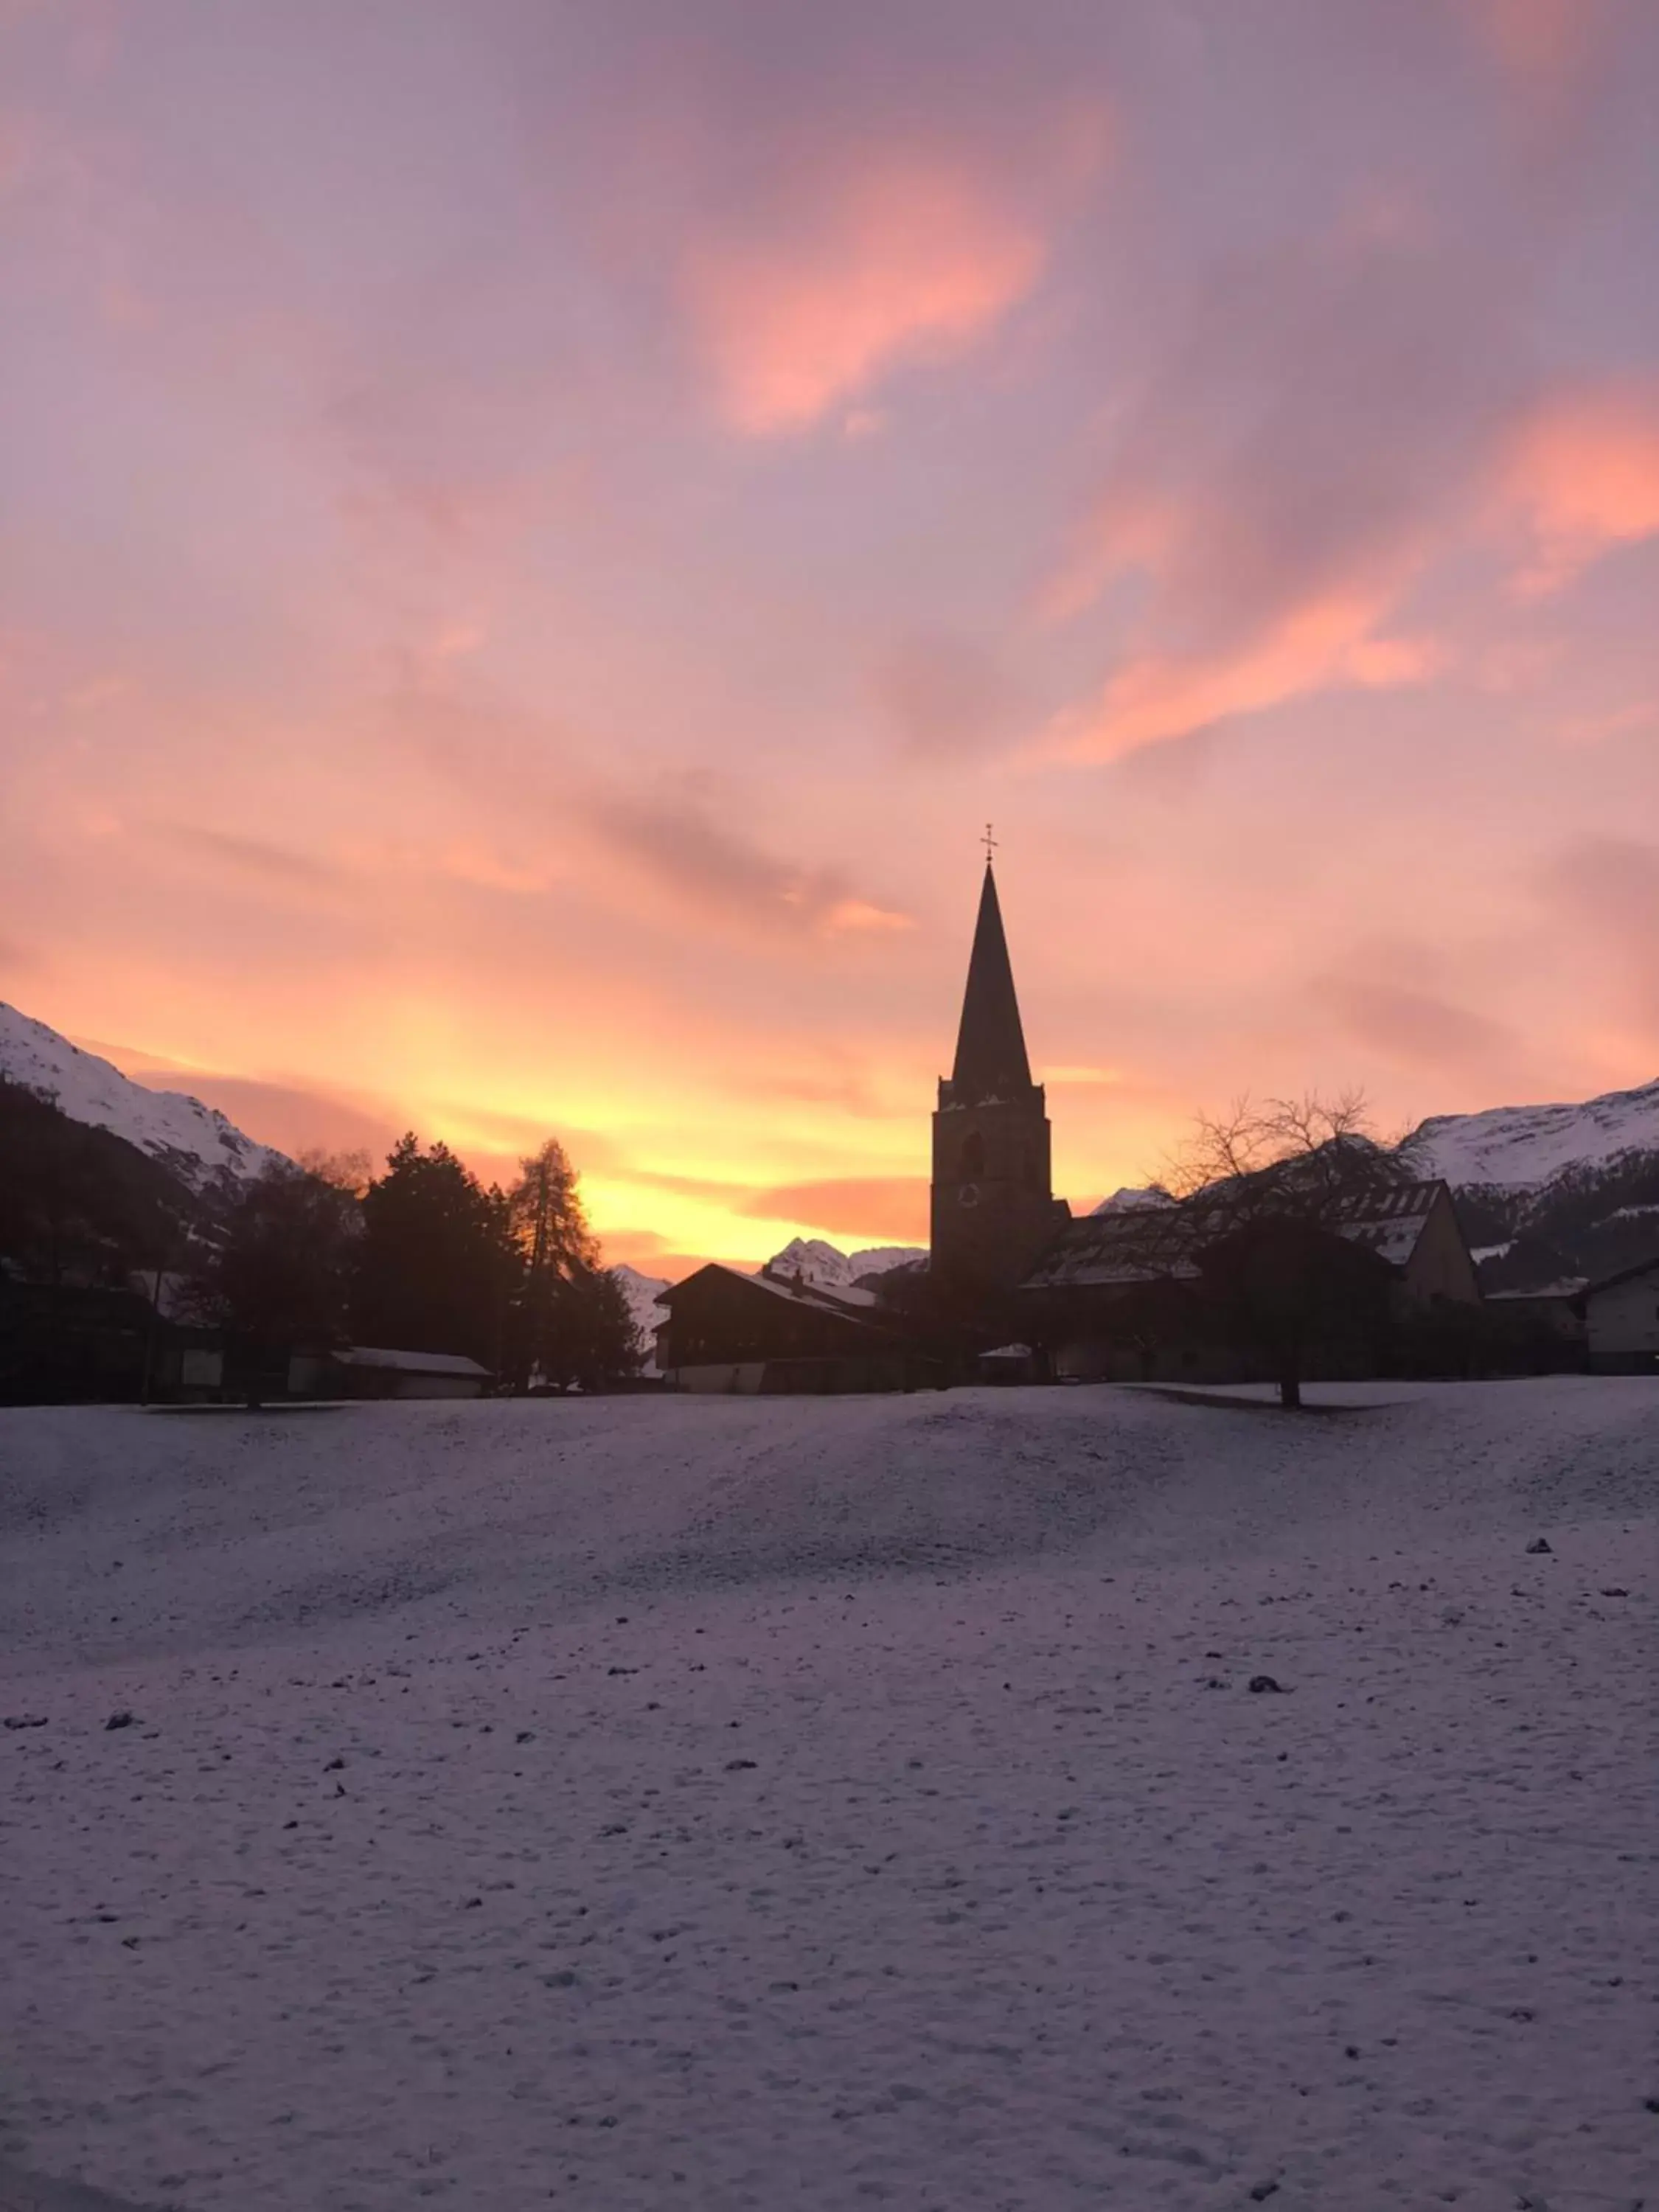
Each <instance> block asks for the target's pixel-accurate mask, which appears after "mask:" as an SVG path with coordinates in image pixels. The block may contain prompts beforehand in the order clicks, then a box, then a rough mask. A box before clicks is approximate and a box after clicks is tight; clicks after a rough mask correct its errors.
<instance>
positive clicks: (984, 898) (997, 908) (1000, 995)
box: [951, 854, 1031, 1106]
mask: <svg viewBox="0 0 1659 2212" xmlns="http://www.w3.org/2000/svg"><path fill="white" fill-rule="evenodd" d="M1030 1088H1031V1063H1030V1060H1028V1059H1027V1057H1026V1054H1025V1032H1024V1030H1023V1029H1022V1028H1021V1026H1020V1019H1019V1000H1018V997H1017V995H1016V994H1015V991H1014V971H1013V967H1012V963H1011V962H1010V961H1009V958H1008V939H1007V937H1006V934H1005V933H1004V931H1003V927H1002V908H1001V905H1000V902H999V900H998V898H997V879H996V877H995V875H994V872H992V867H991V860H990V855H989V854H987V855H986V860H985V882H984V884H983V885H982V887H981V890H980V895H979V920H978V921H977V922H976V923H975V926H974V949H973V951H972V953H971V954H970V955H969V961H968V987H967V989H966V990H965V991H964V992H963V998H962V1026H961V1027H960V1029H959V1030H957V1058H956V1065H955V1066H954V1067H953V1068H952V1069H951V1092H952V1094H953V1097H954V1102H955V1103H957V1105H959V1106H966V1105H970V1104H974V1103H977V1102H978V1101H979V1100H981V1099H985V1098H1018V1097H1022V1096H1024V1093H1026V1092H1027V1091H1030Z"/></svg>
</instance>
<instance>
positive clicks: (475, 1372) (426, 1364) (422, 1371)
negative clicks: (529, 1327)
mask: <svg viewBox="0 0 1659 2212" xmlns="http://www.w3.org/2000/svg"><path fill="white" fill-rule="evenodd" d="M334 1357H335V1358H336V1359H337V1360H338V1362H339V1363H340V1364H341V1366H342V1367H389V1368H392V1369H394V1370H396V1371H397V1373H398V1374H399V1375H468V1376H477V1377H478V1378H479V1379H480V1380H481V1381H483V1382H486V1383H487V1382H488V1381H489V1369H488V1368H487V1367H481V1366H480V1365H479V1364H478V1362H477V1360H476V1359H468V1358H465V1355H464V1354H463V1353H461V1352H392V1351H387V1350H386V1349H385V1348H384V1347H382V1346H375V1345H368V1344H349V1345H347V1346H346V1347H345V1349H344V1350H343V1351H342V1352H336V1353H335V1355H334Z"/></svg>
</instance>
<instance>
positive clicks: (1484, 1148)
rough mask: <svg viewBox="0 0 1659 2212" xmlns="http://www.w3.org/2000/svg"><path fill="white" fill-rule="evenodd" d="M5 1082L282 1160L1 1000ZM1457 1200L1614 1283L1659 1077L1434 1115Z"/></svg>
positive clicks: (1658, 1213)
mask: <svg viewBox="0 0 1659 2212" xmlns="http://www.w3.org/2000/svg"><path fill="white" fill-rule="evenodd" d="M0 1079H5V1080H9V1081H11V1082H14V1083H18V1084H21V1085H25V1086H27V1088H29V1089H30V1090H33V1091H38V1092H40V1093H43V1094H44V1095H46V1097H50V1098H52V1100H53V1101H54V1102H55V1103H56V1104H57V1105H58V1109H60V1110H61V1111H62V1112H63V1113H64V1115H67V1116H68V1118H69V1119H70V1120H71V1121H78V1122H81V1123H83V1124H86V1125H88V1126H89V1127H94V1128H101V1129H105V1130H107V1131H108V1132H109V1133H111V1134H112V1135H114V1136H117V1137H120V1138H122V1139H125V1141H127V1142H128V1143H130V1144H131V1145H132V1146H134V1148H135V1149H136V1150H137V1151H138V1152H142V1153H143V1154H144V1155H146V1156H147V1157H148V1158H150V1159H152V1160H154V1161H155V1162H156V1163H158V1164H160V1165H161V1166H163V1167H165V1168H167V1169H168V1170H170V1171H171V1172H172V1173H173V1175H175V1176H178V1177H179V1180H180V1182H183V1183H184V1184H185V1187H186V1188H188V1189H189V1190H191V1191H192V1192H195V1193H198V1194H199V1193H203V1192H205V1191H207V1190H209V1189H210V1188H215V1187H228V1188H234V1187H235V1186H236V1185H237V1184H239V1183H240V1182H246V1181H248V1180H250V1179H251V1178H252V1177H253V1176H257V1175H258V1174H259V1173H261V1172H262V1170H264V1169H265V1168H266V1167H267V1166H269V1165H270V1164H273V1163H276V1162H278V1161H281V1160H283V1159H284V1158H285V1157H286V1156H285V1155H284V1154H283V1153H282V1152H278V1151H277V1150H276V1148H275V1147H274V1146H270V1145H264V1144H261V1143H259V1142H258V1140H257V1139H254V1138H252V1137H250V1136H248V1135H247V1134H246V1132H245V1131H243V1130H241V1129H239V1128H238V1127H236V1125H235V1123H234V1121H231V1120H230V1119H229V1118H228V1115H224V1114H222V1113H221V1112H219V1111H218V1110H217V1109H216V1108H214V1107H210V1106H207V1105H204V1103H202V1101H201V1100H200V1099H198V1098H193V1097H191V1096H190V1095H189V1094H188V1093H187V1092H185V1091H152V1090H150V1089H149V1088H148V1087H147V1086H146V1085H143V1084H139V1083H135V1082H133V1081H132V1080H131V1078H130V1077H127V1076H125V1075H123V1074H122V1073H121V1072H120V1070H119V1069H118V1068H117V1067H116V1066H113V1065H112V1063H111V1062H110V1061H109V1060H104V1059H101V1058H100V1056H99V1055H98V1054H95V1053H91V1052H87V1051H85V1050H83V1049H82V1048H81V1047H80V1046H78V1045H76V1044H72V1043H70V1040H69V1039H68V1038H67V1037H65V1036H62V1035H61V1034H60V1033H59V1032H58V1030H54V1029H52V1028H51V1027H50V1026H49V1025H48V1024H46V1023H45V1022H42V1021H40V1020H37V1019H36V1018H34V1017H33V1016H32V1015H28V1014H26V1013H24V1012H22V1011H21V1008H19V1007H16V1006H11V1005H9V1004H8V1003H6V1002H5V1001H3V1000H0ZM1401 1151H1402V1152H1404V1153H1406V1154H1407V1155H1408V1156H1409V1157H1410V1158H1411V1159H1412V1160H1413V1163H1414V1164H1416V1165H1417V1166H1418V1167H1419V1170H1420V1171H1421V1172H1422V1173H1423V1174H1424V1175H1425V1176H1438V1177H1441V1178H1443V1180H1444V1181H1445V1182H1448V1183H1449V1184H1450V1185H1451V1188H1452V1189H1453V1191H1454V1193H1455V1195H1456V1198H1457V1200H1458V1206H1459V1211H1460V1213H1461V1214H1462V1218H1463V1220H1464V1225H1465V1230H1466V1233H1467V1234H1468V1238H1469V1242H1470V1243H1471V1244H1472V1245H1474V1246H1477V1247H1479V1248H1480V1249H1482V1250H1488V1249H1490V1250H1492V1251H1494V1252H1497V1251H1498V1250H1499V1249H1500V1248H1504V1249H1507V1248H1510V1247H1515V1248H1516V1250H1515V1253H1514V1255H1513V1258H1512V1259H1511V1260H1510V1261H1509V1263H1508V1265H1509V1270H1510V1273H1515V1272H1516V1271H1517V1270H1518V1269H1520V1267H1522V1258H1523V1253H1532V1252H1536V1253H1538V1254H1540V1255H1544V1254H1546V1253H1547V1255H1549V1257H1550V1259H1551V1261H1554V1262H1565V1264H1567V1265H1569V1266H1571V1267H1573V1268H1575V1269H1577V1270H1579V1271H1580V1272H1583V1273H1589V1274H1595V1273H1610V1272H1612V1271H1613V1270H1614V1269H1616V1268H1618V1267H1623V1266H1626V1265H1628V1264H1631V1263H1632V1262H1633V1261H1636V1260H1638V1259H1642V1258H1645V1257H1646V1256H1647V1255H1649V1254H1650V1252H1652V1251H1653V1250H1654V1249H1656V1248H1659V1079H1656V1080H1655V1081H1653V1082H1650V1083H1646V1084H1639V1085H1634V1086H1632V1088H1630V1089H1627V1090H1622V1091H1603V1092H1601V1093H1599V1094H1598V1095H1597V1096H1596V1097H1593V1098H1587V1099H1583V1100H1582V1101H1580V1102H1578V1103H1567V1102H1560V1101H1554V1102H1549V1103H1542V1104H1538V1105H1528V1106H1494V1107H1487V1108H1485V1109H1480V1110H1479V1111H1477V1112H1474V1113H1470V1114H1436V1115H1429V1116H1428V1117H1427V1118H1426V1119H1425V1120H1424V1121H1420V1122H1419V1124H1418V1125H1417V1127H1416V1128H1415V1129H1413V1132H1412V1133H1411V1134H1410V1136H1409V1137H1407V1139H1405V1141H1404V1143H1403V1145H1402V1146H1401ZM1161 1195H1162V1194H1160V1193H1158V1191H1156V1190H1155V1189H1148V1190H1144V1191H1143V1190H1134V1189H1123V1190H1119V1191H1116V1192H1115V1193H1114V1194H1112V1196H1111V1197H1110V1198H1109V1199H1104V1200H1102V1201H1101V1203H1100V1205H1099V1206H1097V1208H1096V1209H1095V1210H1096V1211H1097V1212H1115V1211H1118V1210H1121V1209H1123V1208H1126V1207H1129V1206H1145V1205H1149V1204H1152V1205H1155V1204H1157V1203H1158V1202H1159V1200H1160V1197H1161ZM926 1258H927V1251H926V1249H925V1248H924V1247H922V1246H919V1245H910V1244H878V1245H871V1246H867V1247H865V1248H863V1249H860V1250H858V1251H854V1252H850V1253H849V1252H843V1251H842V1250H841V1249H840V1248H839V1247H838V1246H836V1245H834V1244H831V1243H829V1242H827V1240H825V1239H823V1238H822V1237H793V1238H792V1239H791V1241H790V1242H789V1243H787V1245H785V1246H784V1248H783V1249H782V1250H781V1251H780V1252H777V1253H775V1254H774V1255H773V1257H772V1258H771V1259H770V1260H769V1261H768V1262H767V1263H766V1264H767V1265H768V1266H769V1267H773V1268H775V1269H781V1270H782V1271H783V1272H785V1273H799V1274H800V1275H801V1276H802V1277H803V1279H805V1280H806V1281H809V1282H816V1283H820V1284H823V1285H825V1286H827V1287H829V1288H831V1289H837V1288H840V1289H845V1288H849V1287H852V1286H853V1285H856V1284H858V1283H859V1282H860V1279H864V1278H867V1277H869V1276H872V1275H879V1274H884V1273H888V1272H889V1271H890V1270H891V1269H893V1268H895V1267H908V1266H911V1265H913V1264H914V1263H915V1261H918V1260H926ZM1539 1264H1542V1261H1541V1260H1540V1262H1539ZM620 1272H621V1273H623V1276H624V1288H625V1289H626V1290H627V1291H628V1293H629V1302H630V1304H632V1305H633V1307H634V1309H635V1318H636V1319H637V1320H638V1321H639V1322H640V1323H641V1327H642V1328H644V1330H645V1332H646V1334H647V1337H649V1335H650V1333H651V1331H652V1330H653V1328H654V1327H655V1324H656V1322H657V1321H658V1320H659V1319H660V1314H659V1311H658V1310H657V1309H656V1305H655V1301H656V1297H657V1295H658V1292H659V1291H660V1290H661V1289H663V1288H664V1287H665V1285H664V1283H663V1281H662V1280H661V1279H659V1278H658V1277H656V1276H648V1275H645V1274H643V1273H640V1271H639V1270H637V1269H635V1268H623V1269H622V1270H620Z"/></svg>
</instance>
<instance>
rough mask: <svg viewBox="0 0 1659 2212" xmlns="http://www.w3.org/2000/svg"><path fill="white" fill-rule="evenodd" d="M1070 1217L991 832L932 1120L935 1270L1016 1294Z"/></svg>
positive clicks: (943, 1276)
mask: <svg viewBox="0 0 1659 2212" xmlns="http://www.w3.org/2000/svg"><path fill="white" fill-rule="evenodd" d="M1065 1214H1066V1207H1065V1206H1063V1205H1060V1206H1057V1205H1056V1203H1055V1200H1054V1188H1053V1170H1052V1167H1051V1164H1050V1158H1049V1133H1048V1108H1047V1103H1046V1101H1045V1100H1044V1097H1043V1094H1042V1085H1041V1084H1040V1083H1033V1082H1032V1080H1031V1064H1030V1060H1028V1059H1027V1058H1026V1054H1025V1034H1024V1030H1023V1029H1022V1027H1021V1025H1020V1018H1019V1000H1018V998H1017V997H1016V995H1015V993H1014V972H1013V969H1012V966H1011V964H1010V963H1009V959H1008V940H1007V938H1006V935H1005V934H1004V933H1003V927H1002V908H1001V906H1000V902H999V901H998V898H997V885H996V874H995V871H994V868H993V866H992V864H991V851H990V836H989V832H988V831H987V850H986V855H985V881H984V883H983V884H982V886H981V890H980V896H979V920H978V921H977V922H976V923H975V927H974V949H973V952H972V954H971V955H970V957H969V962H968V987H967V989H966V991H965V992H964V993H963V1001H962V1026H961V1028H960V1030H958V1031H957V1057H956V1065H955V1066H954V1067H953V1068H952V1069H951V1073H950V1075H949V1076H948V1077H947V1078H942V1079H941V1080H940V1083H939V1109H938V1111H937V1112H936V1113H935V1114H934V1115H933V1255H932V1272H933V1275H934V1276H935V1278H936V1279H938V1280H939V1282H940V1283H941V1284H942V1285H946V1286H949V1287H951V1288H954V1289H957V1290H959V1291H978V1292H984V1291H998V1290H1007V1289H1010V1288H1012V1285H1014V1284H1016V1283H1018V1281H1019V1280H1020V1279H1021V1278H1022V1277H1023V1276H1024V1274H1025V1273H1027V1271H1028V1270H1029V1269H1030V1267H1031V1265H1032V1263H1033V1262H1034V1261H1035V1260H1036V1257H1037V1255H1038V1254H1039V1253H1040V1252H1041V1251H1042V1249H1043V1247H1044V1246H1045V1245H1046V1244H1047V1243H1048V1242H1049V1240H1050V1238H1051V1237H1053V1236H1054V1231H1055V1228H1056V1226H1057V1225H1058V1223H1059V1221H1060V1219H1061V1218H1064V1217H1065Z"/></svg>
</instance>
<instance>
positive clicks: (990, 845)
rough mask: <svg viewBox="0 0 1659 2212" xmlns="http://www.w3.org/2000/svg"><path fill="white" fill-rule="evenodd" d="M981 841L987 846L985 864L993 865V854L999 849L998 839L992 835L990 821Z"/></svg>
mask: <svg viewBox="0 0 1659 2212" xmlns="http://www.w3.org/2000/svg"><path fill="white" fill-rule="evenodd" d="M979 842H980V843H981V845H983V846H984V848H985V865H986V866H987V868H988V867H989V866H990V865H991V855H992V854H993V853H994V852H995V851H996V850H997V841H996V839H995V838H994V836H992V835H991V825H990V823H988V822H987V823H986V825H985V835H984V836H982V837H981V839H980V841H979Z"/></svg>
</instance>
